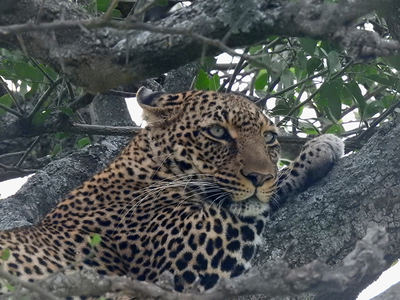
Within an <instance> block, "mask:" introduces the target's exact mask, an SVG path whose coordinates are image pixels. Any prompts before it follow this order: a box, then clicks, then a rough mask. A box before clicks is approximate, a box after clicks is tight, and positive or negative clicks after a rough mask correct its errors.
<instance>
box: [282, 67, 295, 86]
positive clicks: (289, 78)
mask: <svg viewBox="0 0 400 300" xmlns="http://www.w3.org/2000/svg"><path fill="white" fill-rule="evenodd" d="M294 80H295V78H294V75H293V73H292V72H291V71H290V70H289V69H286V70H284V71H283V72H282V75H281V82H282V84H283V86H284V87H285V88H287V87H289V86H291V85H293V82H294Z"/></svg>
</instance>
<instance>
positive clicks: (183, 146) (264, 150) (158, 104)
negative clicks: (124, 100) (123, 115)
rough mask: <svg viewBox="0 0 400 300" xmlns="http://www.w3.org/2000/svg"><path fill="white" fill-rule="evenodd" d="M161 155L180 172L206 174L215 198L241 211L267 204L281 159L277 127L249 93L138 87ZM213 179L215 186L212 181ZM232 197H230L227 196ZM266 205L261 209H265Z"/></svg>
mask: <svg viewBox="0 0 400 300" xmlns="http://www.w3.org/2000/svg"><path fill="white" fill-rule="evenodd" d="M138 100H139V102H140V103H141V105H142V107H143V108H144V112H145V117H147V119H148V121H149V123H150V124H151V125H150V126H152V128H151V130H152V132H153V133H154V137H155V145H156V147H160V150H159V154H160V155H162V154H163V153H169V157H164V158H163V159H162V160H161V161H160V163H169V164H170V165H171V167H172V168H173V169H174V170H175V174H176V175H179V174H182V173H183V174H188V176H189V175H190V176H192V178H197V180H199V178H201V180H199V182H206V183H204V184H203V185H204V187H205V189H206V190H207V188H208V189H209V190H212V191H215V190H217V191H218V192H217V193H216V194H215V193H214V195H213V197H212V199H213V201H216V199H217V198H218V197H219V198H221V199H225V200H226V199H227V198H229V200H228V206H230V207H231V209H236V210H238V213H239V214H243V215H257V214H260V213H261V212H262V210H265V209H267V207H268V204H267V203H268V201H269V199H270V197H271V195H272V194H273V193H274V190H275V187H276V177H277V162H278V159H279V150H280V147H279V144H278V142H277V139H276V137H277V129H276V127H275V126H274V125H273V123H272V122H271V121H270V120H269V119H268V118H267V117H266V116H265V115H264V114H263V113H262V111H261V110H260V109H259V108H258V107H257V106H256V105H255V104H254V103H252V102H250V101H249V100H248V99H247V98H245V97H243V96H240V95H236V94H221V93H215V92H203V91H199V92H190V93H182V94H166V95H163V94H159V93H156V94H147V95H146V94H145V92H143V90H142V91H139V92H138ZM209 182H212V185H209V184H208V183H209ZM225 196H228V197H225ZM260 210H261V211H260Z"/></svg>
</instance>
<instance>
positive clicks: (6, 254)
mask: <svg viewBox="0 0 400 300" xmlns="http://www.w3.org/2000/svg"><path fill="white" fill-rule="evenodd" d="M9 257H10V250H9V249H7V248H6V249H3V250H2V251H1V255H0V258H1V259H2V260H7V259H8V258H9Z"/></svg>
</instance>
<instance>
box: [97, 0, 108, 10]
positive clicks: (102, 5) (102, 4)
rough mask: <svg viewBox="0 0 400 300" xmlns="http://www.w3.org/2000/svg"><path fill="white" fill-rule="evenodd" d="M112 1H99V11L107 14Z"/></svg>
mask: <svg viewBox="0 0 400 300" xmlns="http://www.w3.org/2000/svg"><path fill="white" fill-rule="evenodd" d="M110 3H111V0H97V10H98V11H102V12H105V11H107V9H108V7H109V6H110Z"/></svg>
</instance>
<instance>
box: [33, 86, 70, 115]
mask: <svg viewBox="0 0 400 300" xmlns="http://www.w3.org/2000/svg"><path fill="white" fill-rule="evenodd" d="M62 80H63V79H62V78H59V79H57V80H56V81H55V82H54V83H53V84H52V85H51V86H50V87H49V88H48V89H47V91H45V92H44V93H43V95H42V96H41V97H40V99H39V100H38V102H37V103H36V105H35V107H34V108H33V110H32V111H31V112H30V114H29V116H28V120H32V118H33V116H34V115H35V114H36V113H37V112H38V110H39V109H40V108H41V107H42V104H43V103H44V102H45V101H46V100H47V98H48V97H49V96H50V94H51V93H52V92H53V90H54V89H55V88H56V87H57V85H59V84H60V83H61V82H62Z"/></svg>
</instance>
